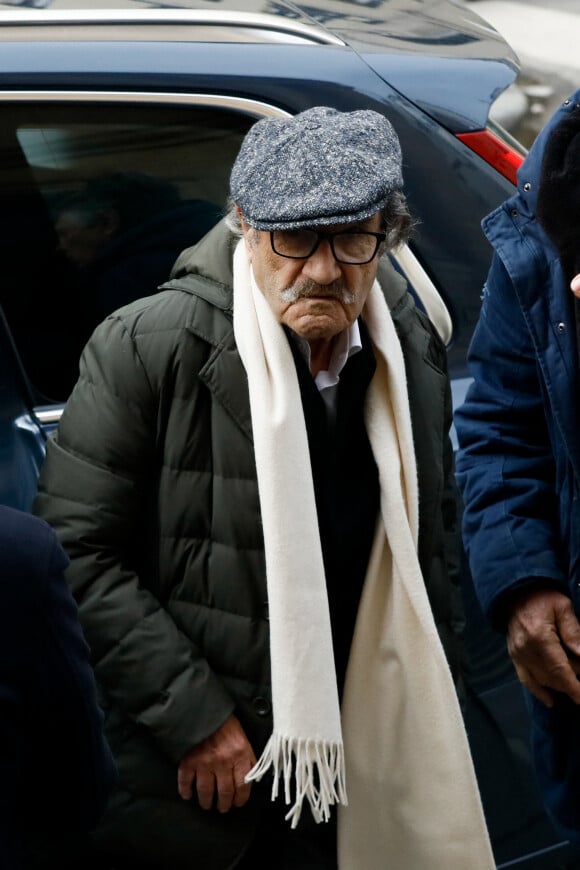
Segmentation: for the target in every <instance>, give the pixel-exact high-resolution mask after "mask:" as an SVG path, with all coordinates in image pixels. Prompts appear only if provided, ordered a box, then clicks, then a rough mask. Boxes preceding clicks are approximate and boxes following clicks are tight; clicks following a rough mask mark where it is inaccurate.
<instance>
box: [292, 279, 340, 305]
mask: <svg viewBox="0 0 580 870" xmlns="http://www.w3.org/2000/svg"><path fill="white" fill-rule="evenodd" d="M280 296H281V298H282V301H283V302H287V303H292V302H297V301H298V299H311V298H312V297H313V296H321V297H327V298H329V299H337V300H338V301H339V302H342V303H343V305H353V304H354V301H355V295H354V293H351V292H350V291H349V290H347V289H346V287H345V286H344V285H343V283H342V281H333V283H332V284H324V285H321V284H317V283H316V282H315V281H307V282H305V283H303V284H292V286H291V287H287V288H286V290H282V292H281V294H280Z"/></svg>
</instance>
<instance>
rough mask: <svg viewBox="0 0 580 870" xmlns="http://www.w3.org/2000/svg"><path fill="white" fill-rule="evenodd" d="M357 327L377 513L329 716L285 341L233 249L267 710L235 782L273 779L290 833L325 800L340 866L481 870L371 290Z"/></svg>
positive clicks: (408, 462)
mask: <svg viewBox="0 0 580 870" xmlns="http://www.w3.org/2000/svg"><path fill="white" fill-rule="evenodd" d="M363 318H364V320H365V323H366V325H367V327H368V330H369V334H370V337H371V340H372V342H373V346H374V350H375V356H376V358H377V369H376V372H375V375H374V377H373V380H372V382H371V385H370V387H369V391H368V396H367V405H366V410H365V420H366V425H367V432H368V435H369V440H370V443H371V447H372V450H373V454H374V458H375V461H376V463H377V466H378V469H379V478H380V486H381V516H380V519H379V522H378V524H377V533H376V536H375V541H374V544H373V550H372V554H371V559H370V561H369V567H368V571H367V576H366V579H365V583H364V587H363V592H362V598H361V603H360V607H359V612H358V616H357V622H356V627H355V633H354V637H353V643H352V647H351V653H350V658H349V664H348V670H347V675H346V684H345V691H344V697H343V703H342V714H341V709H340V706H339V699H338V691H337V686H336V677H335V669H334V658H333V651H332V636H331V627H330V617H329V610H328V598H327V592H326V581H325V576H324V566H323V561H322V551H321V545H320V537H319V533H318V522H317V513H316V503H315V498H314V485H313V480H312V470H311V465H310V459H309V450H308V439H307V434H306V425H305V422H304V413H303V410H302V401H301V396H300V389H299V386H298V378H297V375H296V369H295V365H294V360H293V357H292V352H291V349H290V347H289V345H288V340H287V338H286V335H285V333H284V330H283V329H282V327H281V325H280V324H279V323H278V322H277V320H276V318H275V316H274V314H273V312H272V310H271V309H270V306H269V304H268V302H267V301H266V299H265V297H264V296H263V295H262V293H261V292H260V290H259V289H258V288H257V286H256V284H255V281H254V278H253V274H252V270H251V268H250V265H249V261H248V258H247V254H246V249H245V243H244V241H243V240H242V241H240V243H239V244H238V246H237V248H236V252H235V256H234V334H235V338H236V343H237V346H238V350H239V353H240V356H241V359H242V362H243V364H244V367H245V369H246V373H247V376H248V385H249V394H250V409H251V417H252V427H253V436H254V450H255V457H256V468H257V477H258V491H259V496H260V509H261V515H262V523H263V532H264V547H265V557H266V573H267V587H268V600H269V615H270V658H271V670H272V702H273V712H274V730H273V733H272V735H271V737H270V739H269V741H268V744H267V745H266V748H265V750H264V752H263V754H262V756H261V758H260V759H259V760H258V762H257V764H256V765H255V767H254V768H253V770H252V771H251V772H250V773H249V774H248V777H247V779H248V780H254V779H256V780H259V779H260V778H261V777H262V776H263V775H264V773H265V772H266V771H267V770H269V769H270V768H271V770H272V774H273V778H274V784H273V789H272V799H275V798H276V797H277V795H278V790H279V787H280V783H282V784H283V788H284V798H285V801H286V803H287V804H291V803H292V801H293V803H292V806H291V807H290V810H289V812H288V815H287V819H288V820H289V821H290V823H291V825H292V827H295V826H296V825H297V824H298V820H299V818H300V813H301V809H302V804H303V801H304V800H307V801H308V803H309V804H310V807H311V811H312V814H313V816H314V818H315V819H316V820H317V821H326V820H327V819H328V818H329V815H330V811H331V807H332V805H333V804H339V815H338V850H339V852H338V854H339V868H340V870H387V868H388V870H466V868H469V870H492V868H494V867H495V862H494V860H493V855H492V851H491V846H490V843H489V838H488V834H487V829H486V825H485V820H484V815H483V810H482V806H481V801H480V797H479V791H478V787H477V781H476V778H475V773H474V770H473V765H472V761H471V756H470V751H469V746H468V742H467V737H466V734H465V729H464V725H463V720H462V716H461V712H460V709H459V704H458V701H457V695H456V692H455V687H454V685H453V680H452V677H451V674H450V671H449V668H448V665H447V661H446V659H445V654H444V651H443V648H442V646H441V642H440V639H439V636H438V634H437V630H436V627H435V623H434V619H433V615H432V612H431V607H430V604H429V600H428V598H427V593H426V591H425V584H424V581H423V578H422V575H421V570H420V567H419V562H418V558H417V536H418V492H417V478H416V466H415V454H414V447H413V436H412V431H411V420H410V412H409V403H408V397H407V392H406V377H405V366H404V360H403V356H402V351H401V347H400V344H399V340H398V337H397V334H396V332H395V328H394V325H393V322H392V318H391V315H390V312H389V310H388V307H387V304H386V302H385V299H384V296H383V294H382V292H381V289H380V287H379V286H378V284H377V283H376V282H375V284H374V286H373V288H372V290H371V292H370V294H369V297H368V299H367V303H366V306H365V309H364V311H363ZM425 425H428V421H425ZM347 786H348V798H349V799H348V803H347V795H346V788H347Z"/></svg>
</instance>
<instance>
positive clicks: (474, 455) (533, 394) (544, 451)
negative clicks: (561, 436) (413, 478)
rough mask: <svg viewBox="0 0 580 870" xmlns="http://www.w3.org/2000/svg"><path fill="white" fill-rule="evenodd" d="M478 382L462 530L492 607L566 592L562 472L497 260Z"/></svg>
mask: <svg viewBox="0 0 580 870" xmlns="http://www.w3.org/2000/svg"><path fill="white" fill-rule="evenodd" d="M469 364H470V369H471V374H472V375H473V379H474V380H473V383H472V384H471V386H470V388H469V390H468V392H467V396H466V399H465V402H464V404H463V405H462V406H461V407H460V408H459V409H457V411H456V413H455V425H456V430H457V436H458V442H459V451H458V455H457V480H458V483H459V487H460V490H461V492H462V496H463V501H464V516H463V533H464V541H465V547H466V550H467V553H468V556H469V563H470V568H471V572H472V574H473V580H474V584H475V588H476V590H477V593H478V597H479V599H480V602H481V604H482V607H483V609H484V611H485V612H486V613H487V615H488V616H489V618H490V619H491V621H492V623H494V624H495V625H496V627H498V628H501V627H502V625H501V623H502V619H501V613H502V604H503V603H505V601H506V600H507V597H508V596H509V594H510V593H513V592H514V591H515V590H517V589H522V588H525V587H526V586H531V585H534V584H535V585H537V584H538V583H539V582H541V583H542V585H548V586H552V587H553V588H557V589H560V590H561V591H563V592H567V585H566V579H565V575H564V573H563V570H562V565H561V564H559V562H558V551H559V549H560V548H559V547H558V545H557V541H556V531H555V528H554V525H553V518H554V517H555V516H556V515H557V513H558V504H557V498H556V493H555V468H554V460H553V455H552V449H551V444H550V438H549V433H548V429H547V426H546V417H545V411H544V397H543V395H542V385H541V383H540V381H539V377H538V370H537V362H536V356H535V353H534V348H533V346H532V342H531V338H530V335H529V331H528V329H527V327H526V324H525V322H524V319H523V315H522V312H521V309H520V307H519V305H518V303H517V299H516V295H515V292H514V289H513V286H512V284H511V281H510V279H509V276H508V274H507V272H506V270H505V267H504V265H503V263H502V261H501V259H500V258H499V257H498V255H497V254H496V255H494V259H493V262H492V266H491V269H490V272H489V275H488V278H487V282H486V286H485V288H484V294H483V303H482V309H481V313H480V318H479V322H478V325H477V327H476V330H475V332H474V336H473V339H472V343H471V347H470V351H469Z"/></svg>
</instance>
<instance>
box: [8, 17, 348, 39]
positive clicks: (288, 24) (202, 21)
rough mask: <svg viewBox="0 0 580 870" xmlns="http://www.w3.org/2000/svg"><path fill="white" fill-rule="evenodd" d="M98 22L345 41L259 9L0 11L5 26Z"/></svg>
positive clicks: (322, 30) (94, 23) (91, 23)
mask: <svg viewBox="0 0 580 870" xmlns="http://www.w3.org/2000/svg"><path fill="white" fill-rule="evenodd" d="M67 24H70V25H75V24H88V25H95V26H98V25H101V24H131V25H138V24H145V25H160V24H161V25H163V24H184V25H201V26H203V25H214V26H219V27H240V28H248V27H250V28H252V29H254V30H263V31H271V32H272V33H273V34H276V36H277V37H278V38H279V37H280V35H283V34H287V35H288V36H292V37H296V36H300V37H303V38H304V39H306V40H308V41H309V42H313V43H316V44H319V45H320V44H321V45H339V46H342V47H344V46H345V45H346V43H345V42H344V41H343V40H342V39H339V38H338V37H337V36H334V35H333V34H332V33H329V32H328V31H327V30H324V29H323V28H322V27H320V28H318V27H314V26H311V25H308V24H302V23H300V22H298V21H293V20H292V19H289V18H288V19H283V20H281V19H280V17H278V16H276V15H269V14H268V13H258V12H237V11H229V10H228V11H225V10H224V11H222V10H215V11H214V10H203V9H198V10H195V9H138V10H133V9H130V10H127V9H42V10H33V9H31V10H29V11H27V12H26V14H23V13H22V12H19V11H15V12H12V11H11V10H10V11H6V12H0V25H2V26H5V27H6V26H7V27H26V26H28V25H30V26H37V27H38V26H42V27H50V26H51V25H52V26H54V25H59V26H62V25H67Z"/></svg>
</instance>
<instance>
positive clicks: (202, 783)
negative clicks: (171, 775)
mask: <svg viewBox="0 0 580 870" xmlns="http://www.w3.org/2000/svg"><path fill="white" fill-rule="evenodd" d="M255 763H256V756H255V755H254V750H253V749H252V747H251V745H250V743H249V741H248V738H247V737H246V735H245V733H244V730H243V728H242V726H241V725H240V723H239V721H238V720H237V719H236V717H235V716H230V718H229V719H226V721H225V722H224V724H223V725H222V726H221V728H218V730H217V731H215V732H214V733H213V734H211V735H210V736H209V737H207V738H206V739H205V740H203V741H202V742H201V743H198V745H197V746H194V747H193V749H192V750H191V752H188V753H187V755H184V757H183V758H182V759H181V762H180V764H179V768H178V771H177V790H178V792H179V795H180V797H182V798H183V799H184V800H190V798H191V797H192V794H193V781H194V779H195V787H196V791H197V799H198V801H199V805H200V807H201V808H202V809H204V810H209V809H211V807H212V806H213V804H214V799H216V798H217V803H216V806H217V809H218V810H219V812H220V813H227V812H228V810H230V809H231V808H232V807H242V806H243V805H244V804H245V803H246V802H247V801H248V799H249V797H250V791H251V788H252V785H251V783H247V782H246V781H245V778H246V774H248V773H249V772H250V770H251V769H252V767H253V766H254V765H255Z"/></svg>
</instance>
